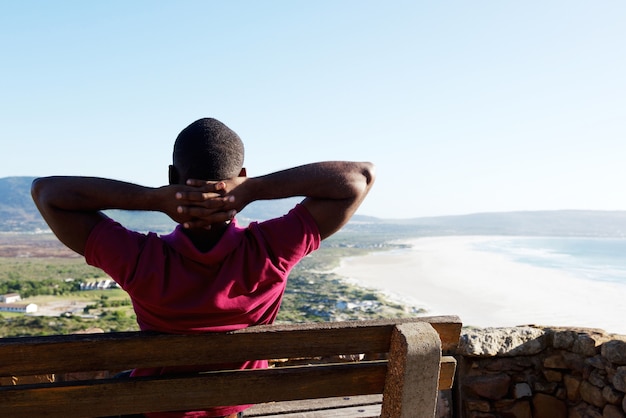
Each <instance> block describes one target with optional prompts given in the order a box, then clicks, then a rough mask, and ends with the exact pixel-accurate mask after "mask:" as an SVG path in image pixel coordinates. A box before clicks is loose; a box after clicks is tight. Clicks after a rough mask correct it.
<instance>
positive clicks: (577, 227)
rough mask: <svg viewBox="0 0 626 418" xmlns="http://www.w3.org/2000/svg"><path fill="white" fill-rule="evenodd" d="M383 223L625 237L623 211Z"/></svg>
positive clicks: (433, 229)
mask: <svg viewBox="0 0 626 418" xmlns="http://www.w3.org/2000/svg"><path fill="white" fill-rule="evenodd" d="M385 222H386V223H392V224H394V225H397V226H400V227H403V228H407V229H410V230H412V231H413V232H417V231H419V235H530V236H590V237H626V211H595V210H593V211H591V210H555V211H520V212H498V213H475V214H469V215H457V216H438V217H427V218H415V219H407V220H387V221H385Z"/></svg>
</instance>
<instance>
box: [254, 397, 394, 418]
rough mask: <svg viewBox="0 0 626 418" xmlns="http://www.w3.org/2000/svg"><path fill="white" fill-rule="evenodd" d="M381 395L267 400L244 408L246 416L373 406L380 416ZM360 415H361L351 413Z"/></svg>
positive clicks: (266, 415)
mask: <svg viewBox="0 0 626 418" xmlns="http://www.w3.org/2000/svg"><path fill="white" fill-rule="evenodd" d="M382 401H383V395H360V396H342V397H338V398H324V399H304V400H299V401H284V402H268V403H262V404H257V405H254V406H253V407H252V408H250V409H246V417H264V418H265V417H274V416H277V417H289V416H293V414H303V413H307V412H316V413H319V412H324V411H326V412H328V411H333V412H334V411H336V410H342V411H344V410H347V409H349V408H350V409H352V410H353V408H363V409H365V408H367V409H368V410H369V409H370V408H375V409H376V410H377V413H376V414H375V415H374V416H376V417H379V416H380V405H381V403H382ZM353 416H361V415H356V414H355V415H353Z"/></svg>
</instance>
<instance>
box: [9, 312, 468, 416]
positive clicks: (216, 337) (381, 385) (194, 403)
mask: <svg viewBox="0 0 626 418" xmlns="http://www.w3.org/2000/svg"><path fill="white" fill-rule="evenodd" d="M460 330H461V322H460V320H459V319H458V318H457V317H450V316H446V317H423V318H413V319H398V320H380V321H354V322H338V323H314V324H296V325H271V326H258V327H250V328H246V329H242V330H238V331H233V332H228V333H208V334H195V335H169V334H168V335H165V334H151V333H143V332H125V333H107V334H80V335H57V336H44V337H22V338H3V339H0V376H28V375H45V374H51V373H54V374H56V375H64V374H67V373H77V372H78V373H81V372H94V371H102V370H106V371H121V370H125V369H132V368H137V367H163V366H183V365H184V366H187V365H208V364H223V363H230V362H242V361H245V360H255V359H270V360H271V359H284V358H302V357H328V356H334V355H347V354H363V353H365V354H370V353H371V354H374V353H388V355H387V356H386V357H388V359H389V360H374V361H359V362H352V363H335V364H316V365H314V366H313V365H304V366H297V367H275V368H270V369H264V370H245V371H239V370H223V371H214V372H203V373H193V374H185V375H176V376H158V377H157V376H155V377H146V378H133V379H112V378H106V379H91V378H89V379H85V380H76V381H65V382H55V383H42V384H26V385H19V384H18V385H16V386H3V387H0V416H11V417H32V416H48V417H54V416H58V417H97V416H105V415H115V414H129V413H140V412H148V411H167V410H193V409H202V408H207V407H211V406H221V405H239V404H253V403H264V402H270V401H284V400H296V399H310V398H325V397H336V396H355V395H366V394H374V393H383V396H384V398H383V399H384V401H383V416H385V415H387V416H398V417H399V416H407V417H408V416H412V417H415V416H432V415H414V414H409V415H406V414H405V415H402V412H399V411H400V410H401V409H402V408H403V405H407V404H408V403H411V402H413V403H416V402H423V400H415V399H413V400H412V399H406V396H415V390H414V389H412V388H411V385H413V386H415V385H416V384H417V385H418V386H419V385H421V386H419V387H426V389H419V390H418V392H421V393H422V394H423V396H424V397H425V399H427V400H428V406H427V408H426V409H427V410H430V407H431V405H430V403H431V401H432V402H434V400H432V399H431V398H433V397H434V398H435V399H436V391H437V389H438V388H439V389H445V388H449V387H451V385H452V380H453V377H454V369H455V362H454V359H453V358H452V357H445V356H443V357H442V352H443V353H445V352H447V351H449V350H453V349H454V348H455V347H456V345H457V344H458V340H459V335H460ZM420 359H421V360H420ZM433 372H436V375H435V376H434V377H433V376H432V373H433ZM426 375H428V379H427V380H429V382H427V383H428V384H427V385H426V386H424V383H423V382H421V381H419V382H417V383H415V382H413V383H412V382H411V379H415V377H416V376H417V377H418V378H421V377H423V376H426ZM433 379H434V386H433V383H432V382H433ZM418 380H419V379H418ZM18 383H19V381H18ZM405 385H406V386H407V387H406V388H404V389H403V387H404V386H405ZM428 385H430V386H428ZM433 391H435V393H432V392H433ZM404 392H407V393H408V395H407V394H403V393H404ZM425 392H429V393H425ZM398 408H400V409H398ZM432 411H433V413H434V404H433V405H432ZM398 414H400V415H398Z"/></svg>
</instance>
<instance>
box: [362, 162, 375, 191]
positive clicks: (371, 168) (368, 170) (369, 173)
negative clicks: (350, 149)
mask: <svg viewBox="0 0 626 418" xmlns="http://www.w3.org/2000/svg"><path fill="white" fill-rule="evenodd" d="M361 173H362V175H363V177H365V184H366V185H367V186H368V187H372V185H373V184H374V180H375V179H376V166H375V165H374V163H370V162H364V163H363V168H362V170H361Z"/></svg>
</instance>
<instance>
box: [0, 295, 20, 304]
mask: <svg viewBox="0 0 626 418" xmlns="http://www.w3.org/2000/svg"><path fill="white" fill-rule="evenodd" d="M20 300H22V297H21V296H20V294H19V293H7V294H4V295H0V303H15V302H19V301H20Z"/></svg>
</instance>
